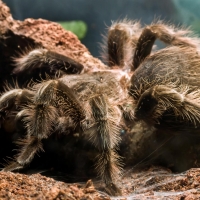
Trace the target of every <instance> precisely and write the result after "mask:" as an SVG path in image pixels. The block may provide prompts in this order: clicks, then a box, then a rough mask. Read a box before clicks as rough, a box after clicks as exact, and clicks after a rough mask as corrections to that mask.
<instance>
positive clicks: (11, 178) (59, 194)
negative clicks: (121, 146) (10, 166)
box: [0, 167, 200, 200]
mask: <svg viewBox="0 0 200 200" xmlns="http://www.w3.org/2000/svg"><path fill="white" fill-rule="evenodd" d="M199 173H200V170H199V169H191V170H188V171H187V172H185V173H181V174H172V173H171V172H170V171H169V170H167V169H164V168H159V167H151V168H149V169H146V170H140V171H135V172H130V173H128V174H127V175H126V176H124V177H123V179H122V180H121V181H120V187H121V189H122V191H123V194H124V196H123V197H109V196H108V195H107V194H105V193H102V192H98V190H96V189H95V187H94V185H96V188H97V189H98V188H99V187H100V185H99V184H98V183H94V185H93V183H92V181H90V180H89V181H88V182H87V183H86V184H81V183H74V184H67V183H63V182H60V181H55V180H54V179H52V178H47V177H44V176H42V175H40V174H34V175H30V176H27V175H22V174H14V173H11V172H7V173H5V172H1V173H0V199H2V200H3V199H5V200H8V199H15V200H18V199H19V200H27V199H35V200H36V199H55V200H63V199H71V200H72V199H73V200H75V199H82V200H83V199H89V200H92V199H94V200H101V199H102V200H109V199H118V200H126V199H127V200H128V199H177V200H178V199H181V200H182V199H185V200H189V199H190V200H191V199H198V198H200V178H199Z"/></svg>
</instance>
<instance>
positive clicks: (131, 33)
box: [105, 20, 141, 68]
mask: <svg viewBox="0 0 200 200" xmlns="http://www.w3.org/2000/svg"><path fill="white" fill-rule="evenodd" d="M140 33H141V30H140V24H139V23H138V22H134V21H133V22H131V21H126V20H124V21H121V22H117V23H114V24H112V26H111V27H110V28H109V30H108V37H107V39H106V40H107V44H106V46H107V49H106V50H107V52H105V53H106V55H107V54H108V58H106V60H108V66H110V67H112V66H119V67H121V68H123V67H129V68H130V65H131V64H132V63H131V62H132V57H133V52H134V47H135V44H136V43H137V40H138V38H139V35H140Z"/></svg>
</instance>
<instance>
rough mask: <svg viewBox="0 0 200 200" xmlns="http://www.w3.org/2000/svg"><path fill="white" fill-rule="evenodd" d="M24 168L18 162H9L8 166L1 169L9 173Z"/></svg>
mask: <svg viewBox="0 0 200 200" xmlns="http://www.w3.org/2000/svg"><path fill="white" fill-rule="evenodd" d="M23 167H24V166H23V165H21V164H20V163H18V162H11V163H9V165H7V166H6V167H4V168H3V169H2V171H3V172H11V171H15V170H19V169H22V168H23Z"/></svg>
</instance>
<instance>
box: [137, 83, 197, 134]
mask: <svg viewBox="0 0 200 200" xmlns="http://www.w3.org/2000/svg"><path fill="white" fill-rule="evenodd" d="M135 117H136V119H138V120H144V121H146V122H147V123H150V124H153V125H156V126H158V127H159V126H163V127H165V128H166V129H171V130H175V131H180V129H182V131H184V130H185V131H187V132H189V131H199V129H200V95H199V93H197V92H189V91H188V90H185V91H184V90H183V91H178V90H177V89H176V88H170V87H167V86H163V85H157V86H154V87H151V88H150V89H148V90H146V91H145V92H144V93H143V94H142V95H141V97H140V99H139V101H138V103H137V105H136V108H135ZM180 124H182V125H183V126H182V127H183V128H181V126H180Z"/></svg>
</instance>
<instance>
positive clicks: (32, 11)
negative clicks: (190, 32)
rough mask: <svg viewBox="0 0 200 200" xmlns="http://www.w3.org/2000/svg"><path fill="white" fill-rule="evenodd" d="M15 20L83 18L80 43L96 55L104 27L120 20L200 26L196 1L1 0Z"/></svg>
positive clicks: (195, 27) (195, 28) (196, 27)
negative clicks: (82, 33)
mask: <svg viewBox="0 0 200 200" xmlns="http://www.w3.org/2000/svg"><path fill="white" fill-rule="evenodd" d="M3 1H4V2H5V3H6V4H7V5H8V6H9V7H10V9H11V12H12V14H13V17H14V18H15V19H19V20H24V19H25V18H35V19H37V18H44V19H48V20H51V21H71V20H83V21H84V22H85V23H86V24H87V26H88V32H87V35H86V37H85V38H84V39H83V40H82V42H83V43H84V44H85V45H86V46H87V47H88V49H89V50H90V52H91V53H92V54H93V55H94V56H96V57H99V55H100V54H99V52H100V48H99V46H100V45H99V43H100V42H101V41H102V34H105V33H106V27H108V26H110V25H111V22H112V21H116V20H120V19H124V18H127V19H132V20H140V21H141V23H142V24H149V23H151V22H152V21H153V20H155V19H162V20H164V21H166V22H170V23H175V24H178V25H182V24H184V25H186V26H188V25H189V26H192V28H193V29H194V30H195V31H196V32H200V31H199V29H200V28H199V27H200V26H199V25H200V20H199V18H200V12H199V10H200V1H198V0H193V1H191V0H166V1H164V0H163V1H162V0H100V1H99V0H85V1H84V0H34V1H33V0H3Z"/></svg>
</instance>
